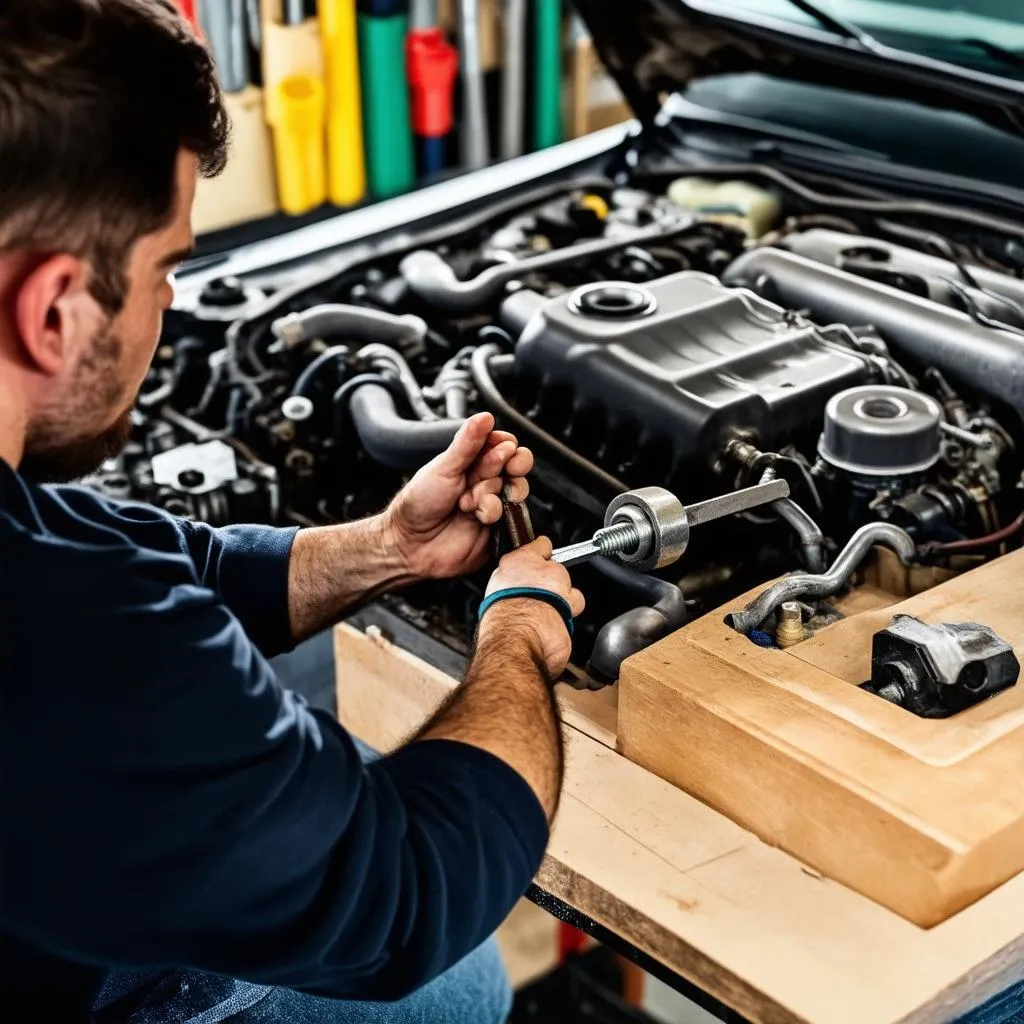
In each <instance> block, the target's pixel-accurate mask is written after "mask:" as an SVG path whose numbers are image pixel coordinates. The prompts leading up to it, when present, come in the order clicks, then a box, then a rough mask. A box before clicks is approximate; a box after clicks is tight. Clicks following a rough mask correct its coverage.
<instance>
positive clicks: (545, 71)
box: [533, 0, 562, 149]
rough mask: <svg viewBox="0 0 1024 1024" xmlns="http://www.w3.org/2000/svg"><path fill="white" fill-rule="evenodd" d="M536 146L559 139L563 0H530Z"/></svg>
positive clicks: (553, 142) (553, 143)
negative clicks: (532, 23)
mask: <svg viewBox="0 0 1024 1024" xmlns="http://www.w3.org/2000/svg"><path fill="white" fill-rule="evenodd" d="M533 4H534V19H535V20H534V50H535V52H534V57H533V60H534V74H535V76H536V77H535V82H534V85H535V89H534V112H533V119H534V125H533V133H534V145H535V148H536V149H546V148H547V147H548V146H555V145H557V144H558V143H559V142H561V141H562V0H533Z"/></svg>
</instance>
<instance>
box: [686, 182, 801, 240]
mask: <svg viewBox="0 0 1024 1024" xmlns="http://www.w3.org/2000/svg"><path fill="white" fill-rule="evenodd" d="M668 197H669V199H670V200H671V201H672V202H673V203H675V204H676V206H679V207H682V209H684V210H689V211H690V212H691V213H693V214H696V215H698V216H701V217H706V218H708V219H710V220H716V221H720V222H721V223H724V224H733V225H735V226H736V227H738V228H740V229H741V230H742V231H744V232H745V233H746V235H747V237H748V238H760V237H761V236H762V235H763V234H764V233H765V232H766V231H769V230H770V229H771V228H773V227H774V226H775V225H776V224H777V223H778V220H779V217H780V215H781V213H782V210H781V205H780V203H779V200H778V197H777V196H775V195H773V194H772V193H771V192H769V191H767V189H763V188H759V187H758V186H757V185H751V184H750V183H749V182H746V181H712V180H710V179H709V178H696V177H686V178H677V179H676V180H675V181H673V182H672V184H671V185H669V187H668Z"/></svg>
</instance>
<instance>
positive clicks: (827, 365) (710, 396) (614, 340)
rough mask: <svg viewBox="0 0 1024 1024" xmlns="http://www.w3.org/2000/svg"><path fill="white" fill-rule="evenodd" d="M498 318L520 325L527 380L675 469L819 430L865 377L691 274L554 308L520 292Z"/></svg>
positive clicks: (828, 348) (800, 330)
mask: <svg viewBox="0 0 1024 1024" xmlns="http://www.w3.org/2000/svg"><path fill="white" fill-rule="evenodd" d="M502 315H503V320H504V321H505V323H506V325H507V326H510V327H512V328H513V330H518V329H520V328H521V334H520V337H519V343H518V345H517V347H516V363H517V367H518V368H519V370H520V372H521V373H524V374H528V375H533V376H535V377H538V378H539V379H540V381H541V383H542V385H555V384H561V385H566V386H568V387H570V388H571V389H572V391H573V393H574V394H575V395H576V396H577V399H578V401H579V402H581V403H582V404H594V405H598V406H600V407H601V408H602V409H603V410H604V412H605V413H606V414H607V415H608V416H609V417H610V419H611V421H612V423H611V424H610V425H612V426H615V425H616V424H617V422H621V421H623V420H624V421H626V422H627V423H628V422H630V421H633V422H635V423H636V424H637V425H639V426H640V428H641V430H640V434H641V437H642V439H643V440H644V441H650V440H656V439H657V440H661V439H664V440H666V441H668V443H669V444H670V445H671V446H672V449H673V455H674V461H675V462H676V463H677V464H678V463H679V462H682V461H687V460H690V459H693V458H697V457H700V456H702V455H704V456H708V455H712V454H714V453H716V452H717V451H718V450H719V449H720V447H721V446H722V444H723V443H724V442H725V441H726V440H727V439H729V438H730V437H733V436H736V434H737V433H740V432H742V433H744V434H747V435H749V436H750V438H751V440H753V441H755V442H756V443H758V444H760V445H763V446H772V445H775V444H776V443H783V442H784V441H786V440H788V439H789V438H790V437H791V436H792V435H793V433H794V432H795V431H797V430H799V429H800V428H803V427H807V426H809V425H811V424H815V423H818V422H820V419H821V415H822V412H823V410H824V408H825V404H826V403H827V401H828V399H829V398H830V397H831V396H832V395H833V394H835V393H836V392H837V391H841V390H843V389H844V388H847V387H850V386H852V385H854V384H858V383H861V382H863V381H865V380H866V379H867V370H866V367H865V364H864V361H863V359H862V358H860V357H858V356H857V355H856V354H854V353H853V352H844V351H843V350H842V349H841V348H840V347H839V346H837V345H835V344H829V343H828V342H827V340H826V339H825V338H824V337H823V336H822V333H821V331H820V329H819V328H818V327H817V326H815V325H814V324H812V323H811V322H810V321H808V320H806V319H804V318H803V317H801V316H798V315H794V314H792V313H789V312H787V311H786V310H784V309H782V308H780V307H779V306H776V305H774V304H772V303H770V302H767V301H766V300H764V299H762V298H760V297H758V296H756V295H754V294H753V293H752V292H750V291H748V290H746V289H740V288H726V287H723V286H722V285H721V284H719V282H718V281H716V280H715V279H714V278H712V277H709V276H707V275H705V274H699V273H693V272H689V271H686V272H683V273H678V274H673V275H671V276H669V277H664V278H661V279H659V280H657V281H654V282H652V283H650V284H647V285H643V286H641V285H635V284H620V283H613V282H599V283H598V284H594V285H587V286H584V287H583V288H580V289H578V290H577V291H575V292H572V293H570V294H568V295H565V296H560V297H558V298H555V299H549V300H545V299H544V298H542V297H541V296H539V295H538V294H537V293H536V292H531V291H528V290H524V291H520V292H518V293H516V294H514V295H512V296H511V297H510V298H508V299H507V300H506V301H505V303H504V305H503V307H502Z"/></svg>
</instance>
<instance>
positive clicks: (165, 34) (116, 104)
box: [0, 0, 583, 1024]
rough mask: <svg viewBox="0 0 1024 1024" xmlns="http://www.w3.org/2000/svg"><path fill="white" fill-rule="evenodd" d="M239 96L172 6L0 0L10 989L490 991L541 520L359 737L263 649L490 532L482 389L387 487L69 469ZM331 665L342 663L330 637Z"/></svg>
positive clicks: (513, 822) (61, 1011)
mask: <svg viewBox="0 0 1024 1024" xmlns="http://www.w3.org/2000/svg"><path fill="white" fill-rule="evenodd" d="M227 134H228V125H227V118H226V114H225V109H224V106H223V104H222V99H221V95H220V93H219V89H218V86H217V84H216V81H215V77H214V71H213V66H212V63H211V59H210V57H209V55H208V53H207V51H206V49H205V48H204V47H203V46H202V45H201V44H200V43H199V42H197V40H196V39H195V37H194V36H193V35H192V34H191V32H190V31H189V30H188V29H187V27H186V25H185V23H184V22H183V21H182V20H181V19H180V18H179V16H178V15H177V14H176V13H175V11H174V8H173V6H172V5H171V3H170V0H2V3H0V650H2V665H3V670H2V684H3V715H2V722H3V724H2V731H3V738H2V744H0V747H2V758H3V761H2V764H3V776H2V777H3V780H4V784H3V787H2V797H0V799H2V807H3V892H2V905H0V915H2V941H0V958H2V962H3V967H2V975H3V996H2V998H3V1006H2V1008H0V1013H2V1015H3V1019H4V1020H5V1021H8V1022H13V1021H15V1020H33V1021H47V1022H51V1021H52V1022H56V1021H61V1022H64V1021H75V1020H83V1021H85V1020H94V1021H97V1022H98V1021H130V1022H132V1024H144V1022H149V1021H182V1022H183V1021H199V1020H201V1021H203V1022H204V1024H214V1022H216V1021H220V1020H225V1019H228V1018H230V1020H231V1021H232V1022H234V1024H243V1022H248V1021H278V1020H281V1021H284V1020H287V1021H289V1022H304V1021H317V1022H334V1021H346V1022H348V1021H354V1022H361V1021H374V1022H378V1024H380V1022H389V1021H407V1020H417V1021H418V1020H430V1021H448V1020H451V1021H461V1020H467V1021H468V1020H472V1021H474V1022H488V1021H497V1020H501V1019H503V1018H504V1017H505V1015H506V1013H507V1011H508V1009H509V1000H510V993H509V989H508V983H507V980H506V979H505V977H504V974H503V971H502V968H501V965H500V961H499V960H498V957H497V954H496V952H495V947H494V944H493V940H491V941H488V937H489V936H491V934H492V933H493V931H494V929H495V928H496V927H497V925H498V924H499V923H500V922H501V920H502V919H503V918H504V917H505V915H506V914H507V913H508V911H509V910H510V909H511V907H512V906H513V904H514V903H515V902H516V900H517V899H518V898H519V897H520V896H521V895H522V893H523V892H524V890H525V889H526V887H527V886H528V884H529V882H530V880H531V878H532V877H533V875H534V873H535V871H536V869H537V867H538V865H539V863H540V860H541V857H542V854H543V851H544V847H545V844H546V842H547V838H548V828H549V822H550V820H551V818H552V815H553V814H554V812H555V809H556V805H557V802H558V793H559V787H560V783H561V773H562V753H561V741H560V733H559V725H558V719H557V711H556V708H555V705H554V701H553V697H552V688H551V680H552V679H553V678H554V677H556V676H557V675H558V674H559V673H560V672H561V671H562V669H563V668H564V666H565V665H566V663H567V660H568V657H569V652H570V638H569V631H568V629H567V625H568V624H569V623H570V622H571V616H572V615H573V614H579V613H580V611H581V610H582V608H583V599H582V596H581V595H580V594H579V592H578V591H576V590H573V589H572V587H571V583H570V580H569V576H568V574H567V573H566V571H565V570H564V569H563V568H562V567H561V566H559V565H556V564H555V563H553V562H552V561H551V560H550V557H549V556H550V552H551V546H550V544H549V542H548V541H546V540H544V539H541V540H538V541H536V542H534V543H533V544H531V545H529V546H528V547H527V548H524V549H521V550H520V551H518V552H516V553H513V554H512V555H509V556H507V557H506V558H505V559H503V560H502V562H501V564H500V566H499V567H498V569H497V571H496V572H495V574H494V576H493V577H492V579H491V582H490V586H489V593H493V592H496V591H502V590H505V589H508V588H519V587H527V588H535V589H536V590H537V591H540V592H541V593H540V595H539V597H537V596H534V597H523V596H519V597H512V598H510V599H508V600H504V599H502V600H499V601H498V602H497V603H494V604H493V605H491V607H490V608H489V610H488V611H487V612H486V614H485V615H484V616H483V618H482V622H481V625H480V628H479V634H478V642H477V646H476V652H475V656H474V658H473V660H472V663H471V666H470V668H469V670H468V673H467V677H466V681H465V683H464V684H463V685H462V686H461V687H460V688H459V690H458V691H457V692H456V694H455V696H454V697H453V698H452V699H451V700H450V701H449V702H448V703H447V704H446V705H445V707H443V708H442V709H441V710H440V711H439V712H438V713H437V714H436V716H435V717H434V718H433V720H432V721H431V722H429V723H428V724H427V725H426V726H425V727H424V728H423V729H422V730H421V731H420V732H419V734H418V735H417V736H415V737H414V738H413V739H412V740H411V741H410V742H408V743H407V744H406V745H404V746H403V747H402V748H401V749H399V750H398V751H397V752H395V753H393V754H391V755H390V756H387V757H384V758H380V759H376V760H374V759H370V760H369V761H368V762H367V763H364V761H363V760H362V759H361V755H360V751H359V748H358V746H357V743H356V741H354V740H353V738H351V737H350V736H349V735H348V734H347V733H346V732H345V731H344V730H343V729H342V728H341V727H340V726H339V725H338V724H337V723H336V722H335V721H334V720H333V719H332V718H330V716H328V715H324V714H321V713H319V712H317V711H312V710H310V709H309V708H307V707H306V705H305V704H304V702H303V701H302V700H301V699H300V698H299V697H297V696H296V695H295V694H293V693H290V692H288V691H286V690H284V689H283V688H282V687H281V686H280V685H279V683H278V682H277V680H276V679H275V677H274V675H273V672H272V670H271V668H270V667H269V666H268V663H267V660H266V659H267V658H268V657H270V656H271V655H273V654H275V653H277V652H280V651H282V650H285V649H287V648H289V647H291V646H293V645H294V644H296V643H297V642H298V641H300V640H302V639H303V638H304V637H308V636H310V635H312V634H314V633H316V632H318V631H319V630H322V629H324V628H325V627H327V626H329V625H330V624H331V623H334V622H336V621H337V620H338V619H339V618H340V617H341V616H342V615H343V614H344V613H345V612H346V611H347V610H349V609H352V608H354V607H355V606H356V605H358V604H359V603H360V602H365V601H367V600H369V599H371V598H372V597H374V596H375V595H378V594H380V593H382V592H384V591H385V590H388V589H390V588H394V587H398V586H402V585H404V584H408V583H410V582H413V581H415V580H420V579H426V578H443V577H451V576H454V575H456V574H460V573H464V572H468V571H470V570H475V569H478V568H480V567H481V566H482V565H483V564H484V563H485V561H486V558H487V552H488V536H489V533H490V525H491V524H493V523H494V522H495V521H496V520H497V519H498V517H499V515H500V510H501V503H500V500H499V498H498V493H499V490H500V488H501V486H502V484H503V482H504V481H508V480H510V481H511V482H512V487H513V490H514V493H515V495H516V496H517V497H518V498H520V499H521V498H525V496H526V494H527V481H526V479H525V478H526V475H527V474H528V472H529V471H530V469H531V468H532V456H531V454H530V452H529V451H528V450H527V449H525V448H521V447H518V445H517V443H516V440H515V438H514V437H512V436H511V435H510V434H507V433H502V432H499V431H495V430H494V429H493V426H494V423H493V419H492V418H491V417H490V415H488V414H482V415H477V416H474V417H473V418H471V419H470V420H469V421H468V422H467V423H466V425H465V426H464V427H463V429H462V430H461V431H460V432H459V434H458V436H457V437H456V438H455V440H454V442H453V443H452V445H451V447H450V448H449V450H448V451H446V452H445V453H443V454H442V455H440V456H439V457H438V458H437V459H435V460H434V461H433V462H431V463H430V464H429V465H427V466H425V467H424V468H423V469H422V470H420V471H419V472H418V473H417V474H416V475H415V477H414V478H413V479H412V480H411V482H410V483H409V484H408V485H407V486H406V487H405V489H404V490H402V491H401V492H400V493H399V494H398V496H397V497H396V498H395V499H394V501H393V503H392V504H391V505H390V507H389V508H388V509H387V510H386V511H384V512H383V513H381V514H380V515H378V516H376V517H373V518H370V519H367V520H364V521H361V522H358V523H354V524H348V525H343V526H337V527H327V528H319V529H308V530H302V531H299V532H296V531H294V530H285V529H274V528H269V527H234V528H228V529H222V530H215V529H211V528H207V527H205V526H202V525H199V524H196V523H193V522H187V521H179V520H176V519H174V518H172V517H171V516H169V515H167V514H164V513H163V512H161V511H158V510H156V509H153V508H149V507H144V506H138V505H127V504H116V503H114V502H111V501H107V500H104V499H103V498H101V497H98V496H96V495H95V494H93V493H91V492H89V491H87V490H85V489H84V488H81V487H75V486H60V484H62V483H66V482H67V481H70V480H75V479H78V478H80V477H81V476H82V475H83V474H85V473H87V472H89V471H91V470H92V469H93V468H94V467H96V466H98V465H99V464H100V463H101V462H103V461H104V460H106V459H107V458H109V457H110V456H112V455H113V454H115V453H116V452H117V451H118V450H119V448H120V447H121V446H122V445H123V443H124V442H125V441H126V439H127V437H128V434H129V431H130V427H131V410H132V407H133V404H134V398H135V396H136V395H137V393H138V389H139V387H140V386H141V383H142V381H143V378H144V376H145V373H146V369H147V366H148V364H149V362H150V359H151V357H152V355H153V352H154V348H155V346H156V343H157V339H158V335H159V333H160V324H161V314H162V312H163V310H165V309H166V308H167V307H168V306H169V305H170V303H171V301H172V294H173V292H172V285H171V283H170V281H169V274H170V273H171V272H172V271H173V269H174V268H175V267H176V266H177V265H178V264H179V263H180V262H181V261H182V260H183V259H184V258H185V257H186V256H187V254H188V252H189V250H190V248H191V246H192V242H193V239H192V234H191V228H190V212H191V205H192V200H193V195H194V192H195V187H196V180H197V176H198V174H200V173H201V174H205V175H213V174H216V173H217V172H218V171H219V170H220V168H221V167H222V166H223V164H224V160H225V149H226V139H227ZM342 670H344V666H342Z"/></svg>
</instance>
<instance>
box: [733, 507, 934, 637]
mask: <svg viewBox="0 0 1024 1024" xmlns="http://www.w3.org/2000/svg"><path fill="white" fill-rule="evenodd" d="M875 544H882V545H884V546H885V547H887V548H892V550H893V551H895V552H896V554H897V555H899V557H900V560H901V561H903V562H904V563H907V562H909V561H910V560H911V558H913V556H914V553H915V551H916V550H917V549H916V547H915V546H914V542H913V540H911V538H910V535H909V534H908V533H907V532H906V531H905V530H901V529H900V528H899V527H898V526H893V525H892V524H891V523H868V524H867V525H866V526H862V527H861V528H860V529H859V530H858V531H857V532H856V533H855V534H854V535H853V536H852V537H851V538H850V540H849V541H848V543H847V545H846V547H845V548H843V550H842V551H841V552H840V553H839V555H838V556H837V557H836V560H835V561H834V562H833V563H832V565H831V567H830V568H829V570H828V572H826V573H823V574H820V575H812V574H811V573H804V572H798V573H793V575H792V576H787V577H785V579H781V580H779V582H778V583H775V584H773V585H772V586H770V587H769V588H768V589H767V590H765V591H763V592H762V593H760V594H758V596H757V597H755V598H754V600H753V601H751V602H750V604H748V605H747V606H746V608H744V609H743V611H739V612H731V613H730V614H729V615H727V616H726V618H725V621H726V625H728V626H731V627H732V628H733V629H735V630H737V631H738V632H740V633H749V632H750V631H751V630H754V629H757V628H758V627H759V626H760V625H761V623H762V622H764V620H765V619H767V618H768V616H769V615H771V614H773V613H774V612H776V611H777V610H778V609H779V607H780V606H781V605H782V603H783V602H784V601H795V600H797V599H798V598H821V597H828V596H830V595H831V594H834V593H836V591H838V590H839V589H840V588H841V587H842V586H843V585H844V584H845V583H846V582H847V581H848V580H849V579H850V577H851V576H852V575H853V571H854V569H856V568H857V566H858V565H860V563H861V562H862V561H863V560H864V557H865V556H866V555H867V553H868V552H869V551H870V550H871V548H872V547H873V546H874V545H875Z"/></svg>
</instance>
